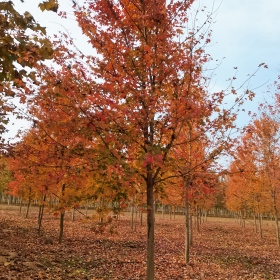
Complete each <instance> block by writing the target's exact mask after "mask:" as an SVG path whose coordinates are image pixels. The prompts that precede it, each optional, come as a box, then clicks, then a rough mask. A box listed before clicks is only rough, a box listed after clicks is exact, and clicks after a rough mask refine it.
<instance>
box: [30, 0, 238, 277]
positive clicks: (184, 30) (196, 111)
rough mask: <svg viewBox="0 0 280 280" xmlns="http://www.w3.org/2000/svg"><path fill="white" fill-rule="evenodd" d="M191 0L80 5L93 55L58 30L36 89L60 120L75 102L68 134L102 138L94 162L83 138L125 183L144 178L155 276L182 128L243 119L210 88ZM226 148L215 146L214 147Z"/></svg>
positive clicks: (213, 130)
mask: <svg viewBox="0 0 280 280" xmlns="http://www.w3.org/2000/svg"><path fill="white" fill-rule="evenodd" d="M193 2H194V1H188V2H187V1H183V2H182V1H171V2H170V3H166V2H165V1H164V0H155V1H148V0H136V1H131V0H122V1H118V0H116V1H111V0H98V1H92V2H90V1H89V2H86V3H85V5H84V6H83V7H79V6H78V5H76V6H75V9H76V10H75V15H76V18H77V21H78V23H79V25H80V27H81V29H82V31H83V33H84V34H85V35H86V36H88V38H89V42H90V43H91V45H92V47H93V49H94V54H93V55H92V56H88V57H85V56H83V55H82V54H80V53H76V52H73V51H72V50H71V41H70V42H69V45H66V46H62V44H61V39H59V40H58V42H57V45H56V46H57V48H56V51H55V55H54V61H55V63H57V66H58V67H49V68H48V67H41V68H40V69H39V71H40V76H41V79H42V81H43V82H42V85H41V87H40V90H39V91H38V95H36V96H35V97H34V104H35V105H34V106H33V112H35V115H36V116H37V118H38V119H39V120H40V119H41V118H42V117H43V116H42V115H41V116H40V117H39V115H40V114H38V112H39V111H40V108H41V107H42V106H43V107H44V112H48V110H49V112H50V113H51V114H50V115H49V114H47V113H46V116H47V117H48V118H52V117H53V118H54V120H57V118H56V117H55V116H56V114H61V113H62V112H64V113H65V111H67V112H68V113H67V114H68V115H69V116H70V115H71V116H72V118H70V119H71V121H70V119H68V121H69V123H68V125H66V127H67V128H68V133H69V134H68V135H69V137H70V135H71V132H72V133H73V135H78V134H79V135H80V136H81V138H80V139H87V140H88V141H93V143H98V144H99V145H100V147H102V149H100V150H102V152H101V153H98V156H97V157H95V161H94V156H93V155H94V152H93V153H92V151H91V152H90V153H88V151H89V149H87V146H86V145H84V152H83V154H84V156H85V157H90V158H91V159H92V163H93V164H94V162H95V166H96V167H98V166H100V164H99V163H100V162H102V163H103V164H104V165H103V168H105V169H106V168H109V169H110V170H113V171H114V172H116V173H117V174H126V176H125V177H124V181H125V182H124V183H126V187H129V186H131V182H136V183H137V184H138V185H141V186H142V185H143V184H145V186H146V194H147V225H148V232H147V279H149V280H150V279H154V192H155V191H156V188H157V184H160V183H161V182H163V181H164V180H166V179H167V178H168V177H169V176H164V174H167V173H165V172H167V171H168V169H170V166H171V162H172V153H171V152H172V150H173V149H174V147H176V146H179V145H182V144H184V143H182V141H181V138H180V135H181V133H182V132H183V131H184V130H185V128H186V127H188V123H189V122H190V121H191V120H193V119H195V120H196V125H197V126H201V127H203V129H202V130H201V133H202V134H201V135H204V133H208V134H209V135H214V134H215V135H216V137H217V138H223V136H224V132H225V130H226V129H227V128H230V127H231V122H232V121H233V120H234V119H235V115H234V114H231V112H230V111H229V110H226V109H224V110H222V109H221V108H220V105H221V103H222V101H223V98H224V96H225V94H226V93H225V92H219V93H210V92H208V90H207V79H206V78H204V77H203V75H202V70H203V64H204V63H205V62H207V60H208V56H207V54H205V53H204V51H203V46H204V44H207V43H208V42H210V39H209V37H208V36H207V35H208V34H206V33H207V32H204V31H205V30H204V29H203V27H201V26H200V27H195V29H194V30H191V31H190V29H188V26H187V22H188V20H189V12H190V9H191V5H192V4H193ZM209 20H210V16H209V17H208V18H207V20H206V22H208V21H209ZM202 26H205V25H204V24H202ZM84 62H86V63H84ZM233 92H234V90H233ZM61 101H62V102H61ZM238 102H239V101H238ZM36 106H37V107H36ZM34 108H35V109H34ZM70 108H71V110H72V111H71V110H70ZM34 110H35V111H34ZM69 110H70V111H71V112H70V111H69ZM64 113H63V114H64ZM214 113H215V115H214ZM45 118H46V117H45ZM49 123H50V122H49ZM218 128H219V129H220V132H219V133H217V129H218ZM201 137H203V136H201ZM71 138H72V139H73V142H74V141H75V140H74V139H76V140H77V141H78V139H79V138H77V137H71ZM211 140H212V138H209V142H211ZM87 143H88V142H87ZM80 144H81V142H80ZM92 146H93V147H94V146H95V145H94V144H93V145H92ZM80 147H81V145H80ZM209 147H210V145H209ZM209 149H210V150H211V148H209ZM220 149H221V147H219V148H217V147H215V148H213V149H212V151H210V150H209V155H211V156H212V157H213V156H215V155H216V154H217V153H218V151H220ZM85 151H87V152H85ZM132 151H133V152H132Z"/></svg>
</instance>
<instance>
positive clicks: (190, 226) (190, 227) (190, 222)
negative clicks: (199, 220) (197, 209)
mask: <svg viewBox="0 0 280 280" xmlns="http://www.w3.org/2000/svg"><path fill="white" fill-rule="evenodd" d="M189 212H190V211H189ZM189 219H190V220H189V232H190V246H192V245H193V223H192V213H191V212H190V218H189Z"/></svg>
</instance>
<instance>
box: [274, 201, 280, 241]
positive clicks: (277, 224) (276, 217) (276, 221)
mask: <svg viewBox="0 0 280 280" xmlns="http://www.w3.org/2000/svg"><path fill="white" fill-rule="evenodd" d="M273 210H274V217H275V229H276V239H277V245H278V246H280V232H279V221H278V211H277V205H276V198H275V197H274V201H273Z"/></svg>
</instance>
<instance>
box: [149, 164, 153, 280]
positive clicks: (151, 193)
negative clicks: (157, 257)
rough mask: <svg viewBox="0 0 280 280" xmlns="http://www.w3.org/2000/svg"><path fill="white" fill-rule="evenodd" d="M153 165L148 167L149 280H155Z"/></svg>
mask: <svg viewBox="0 0 280 280" xmlns="http://www.w3.org/2000/svg"><path fill="white" fill-rule="evenodd" d="M153 185H154V184H153V177H152V168H151V165H150V164H148V165H147V226H148V238H147V280H154V225H155V218H154V217H155V212H154V209H155V208H154V190H153V187H154V186H153Z"/></svg>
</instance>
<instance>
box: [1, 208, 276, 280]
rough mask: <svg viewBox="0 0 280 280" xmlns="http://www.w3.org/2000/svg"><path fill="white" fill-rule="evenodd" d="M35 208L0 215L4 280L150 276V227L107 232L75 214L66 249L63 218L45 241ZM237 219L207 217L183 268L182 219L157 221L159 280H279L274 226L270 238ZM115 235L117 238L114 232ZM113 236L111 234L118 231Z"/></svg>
mask: <svg viewBox="0 0 280 280" xmlns="http://www.w3.org/2000/svg"><path fill="white" fill-rule="evenodd" d="M36 223H37V219H36V209H35V208H33V212H32V213H31V215H30V217H29V218H27V219H25V218H23V217H22V216H20V215H19V214H18V212H17V211H15V210H13V211H11V210H7V209H6V210H0V279H1V280H2V279H26V280H27V279H56V280H58V279H91V280H94V279H95V280H97V279H108V280H109V279H110V280H113V279H122V280H129V279H131V280H132V279H135V280H136V279H145V272H146V271H145V267H146V248H145V247H146V241H145V238H146V227H145V226H142V227H141V226H140V224H139V221H137V222H136V230H133V231H132V230H131V226H130V223H129V220H128V217H125V216H122V217H121V220H120V221H118V222H112V223H111V224H110V225H109V226H108V227H107V229H106V231H105V232H104V233H102V234H101V233H100V232H98V227H97V226H96V221H93V220H83V219H82V218H81V217H80V218H77V219H76V221H75V222H72V221H71V219H70V214H69V215H68V216H67V219H66V222H65V237H64V242H63V244H61V245H59V244H58V243H57V241H56V240H57V236H58V226H59V220H58V219H57V218H54V217H52V216H51V215H46V216H45V219H44V221H43V231H42V233H41V235H40V236H38V232H37V229H36ZM247 224H248V225H247V226H246V228H245V229H243V228H242V227H241V226H240V225H239V224H237V223H236V222H235V221H234V220H232V219H217V218H215V219H213V218H212V219H210V218H209V219H208V221H207V222H205V223H203V224H202V227H201V232H200V233H198V232H196V231H194V242H193V247H192V249H191V262H190V264H189V265H186V264H184V259H183V249H184V224H183V219H182V217H179V216H178V217H176V219H175V220H169V218H168V217H166V218H165V219H162V218H161V217H160V216H158V217H157V221H156V242H155V250H156V252H155V269H156V270H155V274H156V277H155V278H156V279H158V280H159V279H160V280H164V279H166V280H167V279H169V280H176V279H193V280H194V279H207V280H211V279H213V280H214V279H215V280H217V279H222V280H225V279H230V280H234V279H242V280H245V279H274V280H277V279H280V249H279V248H278V247H277V246H276V245H275V238H274V228H273V225H272V224H271V223H270V222H266V221H265V222H264V239H262V240H261V239H260V238H259V237H258V235H257V234H256V233H255V231H254V227H253V223H252V222H249V223H247ZM110 231H111V233H110ZM112 231H113V233H112Z"/></svg>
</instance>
